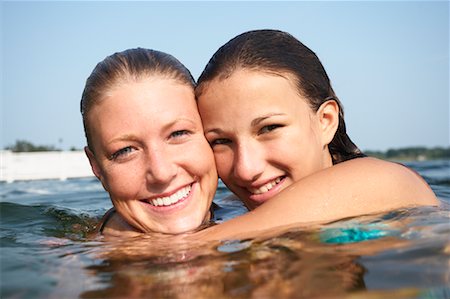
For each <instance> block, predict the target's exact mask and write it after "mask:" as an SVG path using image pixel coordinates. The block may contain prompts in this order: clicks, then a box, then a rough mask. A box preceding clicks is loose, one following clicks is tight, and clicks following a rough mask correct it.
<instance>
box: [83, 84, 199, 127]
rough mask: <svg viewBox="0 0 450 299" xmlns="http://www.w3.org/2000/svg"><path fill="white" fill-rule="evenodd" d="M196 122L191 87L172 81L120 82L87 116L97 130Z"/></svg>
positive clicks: (195, 109)
mask: <svg viewBox="0 0 450 299" xmlns="http://www.w3.org/2000/svg"><path fill="white" fill-rule="evenodd" d="M176 118H187V119H192V120H193V121H196V120H197V119H198V118H199V115H198V110H197V106H196V103H195V97H194V91H193V87H192V86H189V85H187V84H183V83H180V82H179V81H176V80H174V79H161V78H146V79H142V80H138V81H128V82H121V83H120V84H117V85H116V86H115V87H114V88H111V89H109V90H108V92H106V93H105V94H104V96H103V97H102V98H101V99H100V101H99V102H98V103H97V104H96V105H94V106H93V107H92V109H91V111H90V113H89V114H88V120H89V122H90V123H91V124H97V125H99V126H101V127H105V126H107V125H108V126H111V127H113V126H120V125H123V124H124V123H126V124H134V125H136V126H139V125H144V124H147V123H149V122H150V123H152V124H153V125H154V126H158V125H159V124H160V123H163V122H168V121H173V120H174V119H176Z"/></svg>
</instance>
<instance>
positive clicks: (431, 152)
mask: <svg viewBox="0 0 450 299" xmlns="http://www.w3.org/2000/svg"><path fill="white" fill-rule="evenodd" d="M5 149H6V150H10V151H12V152H16V153H19V152H47V151H61V149H59V148H57V147H55V146H53V145H35V144H33V143H31V142H29V141H26V140H17V141H16V143H15V144H14V145H10V146H7V147H6V148H5ZM70 150H71V151H76V150H79V149H77V148H75V147H71V148H70ZM364 153H365V154H366V155H368V156H371V157H377V158H380V159H387V160H439V159H450V146H449V147H433V148H428V147H424V146H417V147H404V148H398V149H388V150H386V151H371V150H367V151H364Z"/></svg>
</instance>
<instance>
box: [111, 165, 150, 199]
mask: <svg viewBox="0 0 450 299" xmlns="http://www.w3.org/2000/svg"><path fill="white" fill-rule="evenodd" d="M131 169H133V170H132V171H130V170H131ZM138 173H139V171H137V169H135V168H133V167H130V166H125V165H120V167H115V168H114V169H109V170H108V172H107V175H106V176H105V179H106V180H105V181H106V187H107V190H108V192H109V194H110V196H111V198H113V199H114V200H117V199H131V198H134V197H135V196H137V194H138V192H139V190H140V187H141V183H140V182H143V180H142V179H140V176H139V174H138Z"/></svg>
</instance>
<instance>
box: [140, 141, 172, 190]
mask: <svg viewBox="0 0 450 299" xmlns="http://www.w3.org/2000/svg"><path fill="white" fill-rule="evenodd" d="M146 156H147V158H146V161H145V163H146V164H147V168H146V179H147V184H149V185H158V186H161V185H168V184H169V183H170V182H171V181H172V180H173V179H174V178H175V176H176V175H177V169H178V168H177V165H176V163H175V161H174V158H176V157H174V156H173V155H171V154H170V152H169V151H165V150H164V149H160V148H151V149H148V153H147V155H146Z"/></svg>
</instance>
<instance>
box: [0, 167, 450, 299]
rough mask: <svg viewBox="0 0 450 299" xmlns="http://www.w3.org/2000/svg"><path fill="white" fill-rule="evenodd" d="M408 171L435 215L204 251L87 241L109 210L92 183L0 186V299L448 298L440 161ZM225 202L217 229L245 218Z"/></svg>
mask: <svg viewBox="0 0 450 299" xmlns="http://www.w3.org/2000/svg"><path fill="white" fill-rule="evenodd" d="M408 165H409V166H410V167H412V168H414V169H415V170H417V171H418V172H419V173H420V174H421V175H422V176H423V177H424V178H425V179H426V180H427V181H428V183H429V184H430V185H431V187H432V188H433V190H434V191H435V193H436V194H437V195H438V197H439V198H440V200H441V202H442V206H441V207H440V208H430V207H427V208H420V209H406V210H398V211H393V212H390V213H387V214H381V215H376V216H370V217H368V216H365V217H359V218H353V219H346V220H345V221H344V220H343V221H339V222H335V223H332V224H328V225H324V226H323V227H316V228H314V229H310V230H305V229H297V230H291V231H287V232H286V231H285V232H282V233H281V232H279V233H278V234H277V235H276V237H265V238H264V237H261V238H259V239H251V240H244V241H228V242H221V243H219V242H215V243H214V242H213V243H209V244H202V243H194V242H186V241H185V240H184V239H183V237H176V238H173V237H172V238H170V239H168V237H164V236H150V235H149V236H143V237H139V238H134V239H132V240H130V239H127V240H122V241H120V240H119V241H114V242H113V241H106V240H104V238H102V237H97V238H91V237H88V233H89V232H90V231H92V229H93V228H94V226H95V224H96V223H97V221H98V219H99V218H100V217H101V216H102V215H103V214H104V212H105V211H106V210H107V209H108V208H109V207H110V206H111V204H110V201H109V198H108V197H107V194H106V193H105V192H104V191H103V189H102V187H101V185H100V184H99V183H98V182H97V181H96V180H95V179H77V180H67V181H29V182H14V183H11V184H6V183H5V184H0V188H1V189H0V212H1V215H0V216H1V247H0V248H1V256H0V257H1V277H0V289H1V293H0V297H1V298H367V297H369V298H450V288H449V287H448V286H449V285H450V237H449V236H450V215H449V211H450V209H449V207H450V161H432V162H414V163H409V164H408ZM227 194H229V193H228V191H227V190H226V189H225V188H224V187H223V186H222V185H221V187H220V189H219V190H218V193H217V196H216V199H215V202H217V203H218V204H219V205H220V206H221V207H222V209H220V210H219V211H218V213H216V219H219V220H220V221H223V220H227V219H229V218H232V217H234V216H236V215H239V214H241V213H243V212H244V209H243V207H242V206H241V205H239V204H236V202H228V201H226V200H224V197H225V196H226V195H227Z"/></svg>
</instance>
